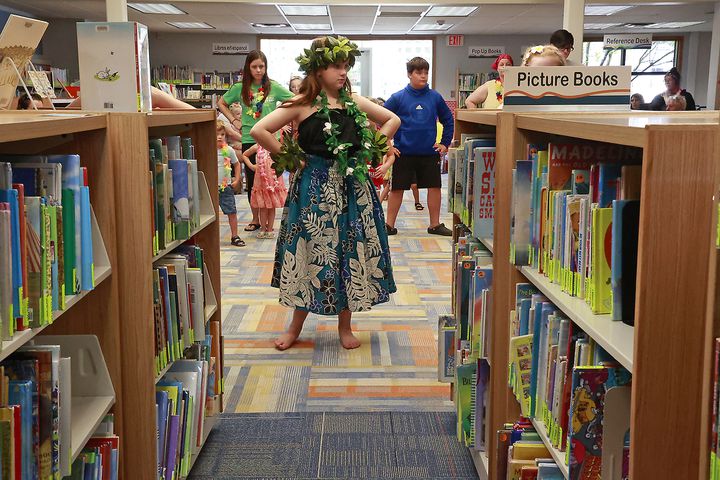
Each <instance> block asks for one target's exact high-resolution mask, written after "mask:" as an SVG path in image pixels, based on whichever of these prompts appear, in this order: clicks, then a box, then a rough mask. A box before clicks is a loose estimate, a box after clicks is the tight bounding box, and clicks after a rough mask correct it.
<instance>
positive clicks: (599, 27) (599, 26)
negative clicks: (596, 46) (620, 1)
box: [585, 23, 620, 30]
mask: <svg viewBox="0 0 720 480" xmlns="http://www.w3.org/2000/svg"><path fill="white" fill-rule="evenodd" d="M619 25H620V24H619V23H586V24H585V30H605V29H606V28H611V27H617V26H619Z"/></svg>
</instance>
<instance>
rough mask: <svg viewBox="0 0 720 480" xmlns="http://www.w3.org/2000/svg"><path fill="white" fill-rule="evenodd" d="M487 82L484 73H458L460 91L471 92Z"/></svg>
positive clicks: (486, 76)
mask: <svg viewBox="0 0 720 480" xmlns="http://www.w3.org/2000/svg"><path fill="white" fill-rule="evenodd" d="M487 81H488V75H487V74H486V73H460V74H458V88H459V89H460V90H466V91H473V90H475V89H476V88H478V87H479V86H480V85H482V84H483V83H485V82H487Z"/></svg>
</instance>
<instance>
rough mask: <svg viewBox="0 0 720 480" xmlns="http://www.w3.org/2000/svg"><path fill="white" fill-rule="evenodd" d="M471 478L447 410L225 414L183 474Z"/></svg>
mask: <svg viewBox="0 0 720 480" xmlns="http://www.w3.org/2000/svg"><path fill="white" fill-rule="evenodd" d="M291 478H292V479H296V480H301V479H351V478H368V479H371V478H372V479H407V480H415V479H421V478H422V479H429V478H432V479H434V480H470V479H477V474H476V472H475V467H474V466H473V462H472V459H471V457H470V453H469V451H468V450H467V449H466V448H464V447H463V446H461V445H460V443H459V442H458V441H457V439H456V438H455V419H454V414H452V413H449V412H407V413H400V412H373V413H343V412H333V413H270V414H268V413H262V414H242V415H238V414H227V415H223V417H222V419H221V421H220V423H219V424H218V426H217V427H215V429H214V430H213V432H212V433H211V434H210V437H209V438H208V440H207V443H206V444H205V448H203V450H202V453H201V454H200V457H199V458H198V460H197V462H196V464H195V467H194V468H193V471H192V473H191V475H190V477H189V480H210V479H213V480H230V479H243V480H247V479H255V480H261V479H267V480H270V479H291Z"/></svg>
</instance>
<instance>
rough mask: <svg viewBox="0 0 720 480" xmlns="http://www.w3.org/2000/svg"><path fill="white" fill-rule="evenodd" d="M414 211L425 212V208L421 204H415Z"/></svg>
mask: <svg viewBox="0 0 720 480" xmlns="http://www.w3.org/2000/svg"><path fill="white" fill-rule="evenodd" d="M415 210H425V207H423V206H422V203H420V202H415Z"/></svg>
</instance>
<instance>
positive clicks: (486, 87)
mask: <svg viewBox="0 0 720 480" xmlns="http://www.w3.org/2000/svg"><path fill="white" fill-rule="evenodd" d="M512 66H513V59H512V57H511V56H510V55H508V54H506V53H503V54H502V55H499V56H498V57H497V58H496V59H495V62H494V63H493V64H492V69H493V70H495V71H496V72H498V73H499V74H500V76H499V78H497V79H494V80H489V81H487V82H485V83H483V84H482V85H480V86H479V87H478V88H477V89H476V90H475V91H474V92H472V93H471V94H470V96H468V98H466V99H465V106H466V107H467V108H478V107H479V106H481V105H482V107H481V108H488V109H498V108H502V104H503V93H504V91H503V81H504V80H505V68H506V67H512Z"/></svg>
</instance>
